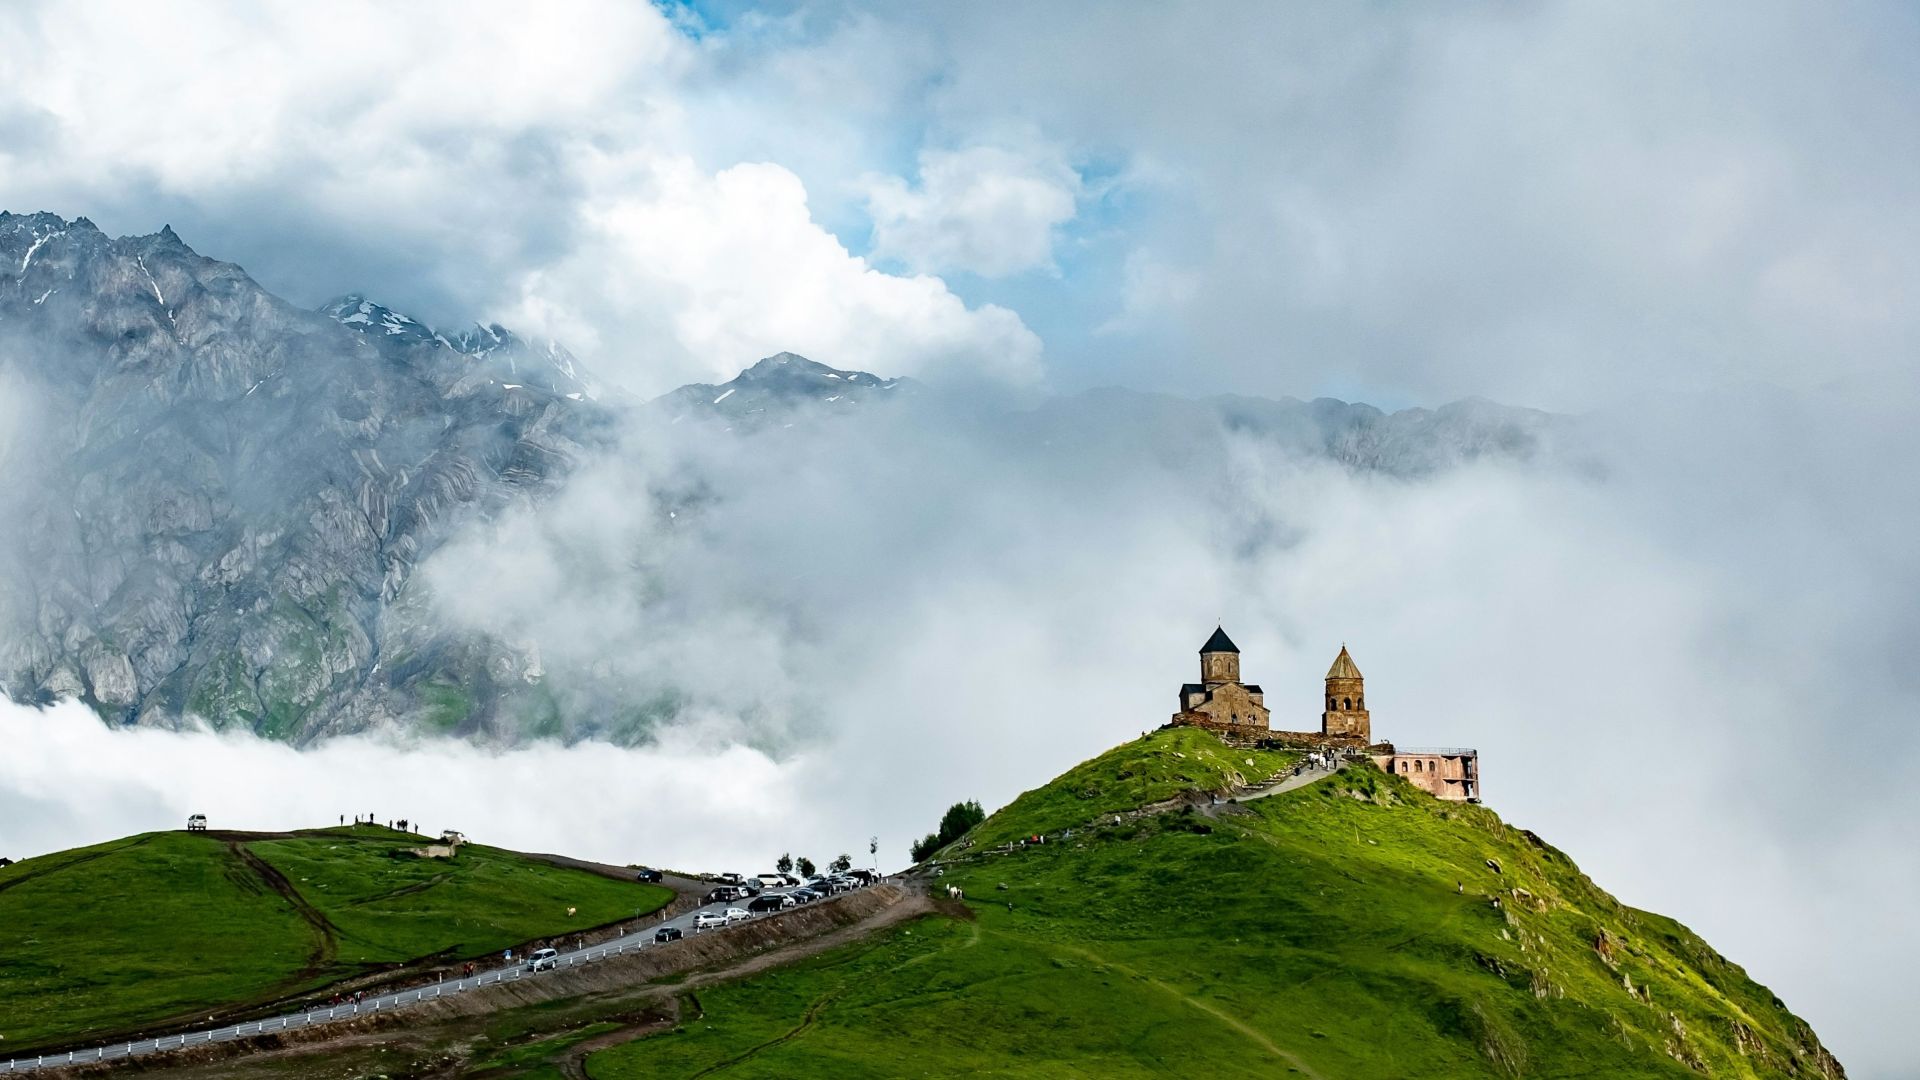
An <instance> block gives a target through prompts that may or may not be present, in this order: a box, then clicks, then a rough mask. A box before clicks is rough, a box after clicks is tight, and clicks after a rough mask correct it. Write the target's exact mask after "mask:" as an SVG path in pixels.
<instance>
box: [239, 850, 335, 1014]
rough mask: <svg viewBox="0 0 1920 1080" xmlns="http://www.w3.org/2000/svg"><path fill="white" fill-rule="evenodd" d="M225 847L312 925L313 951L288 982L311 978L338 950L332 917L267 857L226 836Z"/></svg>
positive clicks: (323, 967)
mask: <svg viewBox="0 0 1920 1080" xmlns="http://www.w3.org/2000/svg"><path fill="white" fill-rule="evenodd" d="M227 850H228V851H230V852H232V853H233V855H234V857H235V858H237V859H239V860H240V862H241V864H242V865H244V866H245V867H246V868H247V869H249V870H252V871H253V872H254V875H255V876H257V877H258V878H259V879H260V880H261V881H262V882H263V883H265V884H266V886H267V888H269V889H271V890H273V891H274V892H275V893H277V894H279V896H280V898H281V899H283V900H285V901H286V902H287V903H289V904H291V905H293V910H294V911H295V912H296V913H298V914H299V916H300V918H301V919H303V920H304V921H305V922H306V924H307V925H308V926H309V927H312V928H313V932H314V934H315V935H316V937H317V940H316V941H315V942H314V945H313V952H311V953H310V954H308V956H307V967H306V970H304V971H302V972H300V973H299V974H297V975H295V976H293V977H292V978H291V979H288V980H287V985H290V986H292V985H300V984H303V983H306V982H310V981H312V980H313V979H314V978H315V977H316V976H318V975H319V974H320V972H321V971H322V970H324V969H325V968H326V966H327V965H329V964H331V963H333V959H334V957H335V956H337V955H338V954H339V952H340V930H339V928H338V927H335V926H334V925H333V920H331V919H329V918H327V916H326V915H325V914H324V913H323V912H321V910H320V909H319V908H317V907H314V906H313V904H312V902H310V901H309V900H308V899H307V898H306V897H304V896H302V895H300V890H299V889H296V888H294V887H293V882H291V881H288V880H287V875H285V874H283V873H281V872H280V871H279V870H276V869H275V868H274V867H273V864H271V863H269V862H267V860H265V859H263V858H261V857H260V856H258V855H255V854H254V853H253V852H252V851H251V850H249V849H248V848H247V845H245V844H243V843H241V842H239V841H237V840H229V841H227Z"/></svg>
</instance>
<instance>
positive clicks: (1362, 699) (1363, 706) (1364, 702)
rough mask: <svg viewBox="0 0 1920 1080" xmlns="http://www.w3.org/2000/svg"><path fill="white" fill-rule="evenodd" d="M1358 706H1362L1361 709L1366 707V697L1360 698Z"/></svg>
mask: <svg viewBox="0 0 1920 1080" xmlns="http://www.w3.org/2000/svg"><path fill="white" fill-rule="evenodd" d="M1360 707H1361V708H1363V709H1364V708H1366V707H1367V699H1366V698H1361V699H1360Z"/></svg>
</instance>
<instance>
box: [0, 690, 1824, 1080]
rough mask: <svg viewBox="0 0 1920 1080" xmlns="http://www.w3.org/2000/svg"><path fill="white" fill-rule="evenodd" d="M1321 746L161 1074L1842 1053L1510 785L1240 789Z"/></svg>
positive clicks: (529, 1072) (1329, 783)
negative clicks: (1547, 823)
mask: <svg viewBox="0 0 1920 1080" xmlns="http://www.w3.org/2000/svg"><path fill="white" fill-rule="evenodd" d="M1294 761H1295V758H1294V757H1293V755H1292V754H1290V753H1285V752H1248V751H1244V750H1239V749H1234V748H1231V747H1228V746H1227V745H1225V744H1224V743H1222V742H1220V741H1219V740H1218V739H1217V738H1216V737H1215V736H1213V735H1211V734H1209V733H1207V732H1205V731H1201V730H1197V729H1194V728H1170V729H1164V730H1161V731H1158V732H1155V733H1153V734H1151V735H1147V736H1143V737H1142V738H1140V739H1139V740H1136V741H1132V742H1129V743H1127V744H1125V745H1123V746H1120V747H1117V748H1115V749H1114V750H1112V751H1109V752H1108V753H1106V754H1103V755H1100V756H1099V757H1097V758H1094V759H1093V760H1091V761H1088V762H1086V763H1084V764H1082V765H1080V766H1078V767H1076V768H1075V769H1073V770H1071V771H1069V772H1068V773H1066V774H1064V775H1062V776H1061V777H1060V778H1058V779H1056V780H1054V781H1053V782H1051V783H1048V784H1044V785H1042V786H1040V787H1038V788H1035V789H1033V790H1031V791H1028V792H1026V793H1025V794H1023V795H1021V796H1020V797H1019V798H1017V799H1015V800H1014V801H1013V802H1012V803H1010V804H1009V805H1008V806H1006V807H1004V808H1002V809H1001V810H1000V811H999V812H997V813H995V814H993V815H991V816H989V817H988V818H987V819H986V820H985V821H983V822H981V823H980V824H979V825H977V826H975V827H974V828H973V829H972V830H971V831H970V832H969V833H968V834H966V835H964V836H962V837H960V838H959V839H958V840H956V841H954V842H953V843H952V844H950V845H949V846H948V847H947V848H946V849H945V850H943V851H941V852H940V853H938V854H937V856H936V857H935V858H934V859H933V860H930V862H929V863H928V864H927V865H924V866H922V867H920V868H918V869H917V870H916V872H915V873H914V874H913V875H911V876H910V877H909V878H908V881H907V884H908V887H909V889H914V890H918V892H919V893H920V895H918V896H913V897H911V898H909V899H902V897H906V896H907V895H908V894H906V893H905V892H904V891H903V890H898V889H893V890H891V892H892V894H893V897H894V898H892V899H889V898H885V897H882V896H881V895H880V894H881V893H882V892H883V891H886V890H874V891H873V892H871V893H861V894H858V898H859V900H860V901H861V903H863V904H865V905H866V906H864V907H860V908H857V909H848V910H847V911H845V912H843V913H841V914H840V915H837V916H836V915H834V914H833V911H834V909H835V907H836V905H839V904H840V901H838V900H836V901H834V902H833V903H832V904H829V905H825V906H821V907H818V908H812V907H810V908H808V909H806V910H805V911H801V912H796V913H794V914H793V915H791V916H783V917H782V918H785V919H788V920H790V921H791V920H792V919H796V918H797V919H799V920H801V921H800V922H798V923H792V924H791V925H790V927H789V929H788V930H787V931H786V932H784V933H782V932H781V931H779V930H778V928H777V924H768V927H769V929H767V930H766V932H765V934H764V935H763V936H754V935H748V936H745V937H738V938H734V937H728V936H727V935H720V936H718V937H715V938H711V939H709V938H702V939H700V940H699V941H698V942H690V943H688V944H691V945H692V946H693V949H692V951H689V950H688V949H686V948H681V947H679V946H675V947H673V948H670V949H667V950H659V951H656V952H653V953H651V954H649V955H650V956H651V957H652V959H651V960H650V961H648V963H647V964H646V965H636V966H632V967H628V968H625V969H616V968H611V967H610V968H607V969H605V970H604V971H602V972H600V973H598V974H596V973H594V972H591V971H589V972H585V973H582V974H581V975H580V976H578V978H579V979H580V980H582V981H580V982H577V983H572V984H569V983H566V982H563V981H557V980H556V981H554V982H552V983H550V984H544V983H543V984H540V985H541V986H543V987H546V988H547V989H546V990H545V991H544V992H543V993H541V994H538V995H531V994H529V993H528V992H523V991H520V990H518V989H516V991H514V992H513V993H511V994H507V995H505V996H495V997H493V998H491V999H489V1002H490V1003H483V1002H481V1001H480V1000H479V999H478V998H477V997H476V998H474V999H472V1000H466V999H463V1001H464V1004H461V1005H460V1007H459V1008H454V1009H445V1010H441V1009H436V1008H423V1009H420V1010H418V1011H415V1012H412V1013H406V1014H400V1013H396V1014H395V1015H394V1016H392V1017H390V1018H388V1021H387V1022H386V1024H385V1026H381V1027H378V1028H370V1027H365V1026H360V1027H354V1026H351V1025H349V1026H348V1027H347V1028H345V1029H343V1030H340V1031H338V1032H336V1033H335V1035H333V1036H331V1037H323V1038H321V1039H320V1041H316V1042H314V1043H312V1044H302V1045H295V1046H278V1045H277V1044H276V1043H274V1042H273V1041H272V1040H268V1041H267V1042H266V1044H265V1045H264V1046H263V1047H262V1048H261V1049H263V1050H268V1051H270V1052H267V1053H257V1052H243V1051H239V1050H235V1051H229V1052H223V1053H221V1054H218V1055H211V1056H208V1057H205V1058H201V1059H195V1058H193V1057H192V1056H180V1057H176V1058H174V1059H173V1060H171V1061H155V1062H154V1063H152V1064H151V1065H149V1066H147V1068H148V1069H149V1070H153V1069H158V1070H163V1071H165V1072H167V1073H168V1074H169V1075H174V1076H179V1077H182V1078H191V1080H239V1078H243V1077H263V1078H264V1077H268V1076H274V1077H279V1076H287V1075H313V1074H315V1073H316V1072H319V1071H325V1072H327V1073H328V1074H330V1075H343V1076H346V1075H375V1074H379V1075H385V1076H389V1077H393V1078H396V1080H398V1078H406V1077H426V1076H435V1077H445V1076H465V1075H485V1076H488V1077H490V1078H508V1077H527V1078H538V1080H552V1078H554V1077H558V1076H583V1075H590V1076H592V1077H594V1078H595V1080H629V1078H634V1080H637V1078H641V1077H646V1078H649V1080H652V1078H657V1077H693V1076H721V1077H789V1076H811V1075H832V1076H836V1077H895V1076H909V1075H910V1076H925V1077H972V1076H1008V1077H1088V1076H1099V1077H1135V1076H1137V1077H1161V1076H1167V1075H1208V1076H1221V1077H1241V1076H1249V1077H1252V1076H1278V1075H1299V1076H1306V1077H1321V1078H1327V1080H1332V1078H1336V1077H1338V1078H1343V1080H1350V1078H1371V1077H1380V1078H1399V1077H1407V1076H1420V1077H1423V1078H1425V1077H1527V1078H1536V1077H1575V1076H1578V1077H1594V1076H1604V1077H1609V1078H1614V1077H1649V1078H1653V1077H1665V1078H1673V1080H1679V1078H1682V1077H1694V1078H1697V1077H1701V1076H1709V1077H1714V1076H1720V1077H1762V1078H1775V1077H1795V1078H1815V1077H1818V1078H1824V1080H1840V1078H1842V1077H1844V1076H1845V1072H1844V1070H1843V1069H1842V1068H1841V1067H1840V1064H1839V1063H1838V1062H1837V1061H1835V1060H1834V1059H1833V1057H1832V1056H1831V1055H1830V1054H1828V1053H1827V1051H1826V1050H1825V1049H1824V1048H1823V1047H1822V1046H1821V1044H1820V1041H1819V1039H1818V1037H1817V1036H1816V1035H1815V1034H1814V1032H1813V1031H1812V1030H1811V1029H1810V1028H1809V1027H1808V1026H1807V1024H1806V1023H1805V1022H1804V1021H1802V1020H1800V1019H1799V1018H1798V1017H1796V1016H1794V1015H1793V1014H1792V1013H1791V1012H1790V1011H1789V1010H1788V1009H1787V1007H1786V1006H1785V1005H1784V1004H1783V1003H1782V1002H1781V1001H1780V1000H1779V999H1778V998H1777V997H1775V996H1774V995H1773V994H1772V993H1771V992H1769V991H1768V990H1767V989H1766V988H1765V987H1763V986H1760V985H1759V984H1757V983H1755V982H1754V981H1753V980H1751V979H1750V978H1748V977H1747V975H1746V973H1745V972H1744V971H1742V970H1741V969H1740V967H1739V966H1738V965H1736V964H1734V963H1732V962H1731V961H1729V960H1727V959H1726V958H1724V957H1722V956H1721V955H1720V954H1719V953H1717V952H1715V951H1714V950H1713V948H1712V947H1711V946H1709V945H1708V944H1707V943H1706V942H1704V941H1702V940H1701V939H1700V938H1699V937H1698V936H1697V935H1695V934H1694V933H1692V932H1691V931H1689V930H1688V929H1687V928H1686V927H1684V926H1682V925H1680V924H1679V923H1677V922H1675V921H1673V920H1672V919H1669V918H1666V917H1664V916H1661V915H1657V914H1654V913H1651V912H1647V911H1641V910H1638V909H1635V908H1632V907H1629V906H1627V905H1624V904H1621V903H1620V902H1619V901H1617V900H1615V899H1614V898H1613V897H1612V896H1610V895H1608V894H1607V893H1606V892H1605V891H1604V890H1603V889H1601V888H1600V887H1599V886H1598V885H1596V884H1595V883H1594V882H1592V881H1591V880H1589V879H1588V878H1587V877H1586V876H1585V875H1583V874H1582V873H1581V872H1580V871H1579V869H1578V867H1576V866H1575V865H1574V864H1573V862H1572V861H1571V860H1570V859H1569V858H1568V857H1567V856H1566V855H1565V854H1563V853H1562V852H1560V851H1558V850H1556V849H1554V848H1553V847H1551V846H1550V845H1548V844H1547V843H1546V842H1545V841H1544V840H1542V839H1541V838H1539V837H1537V836H1535V835H1533V834H1531V833H1529V832H1526V831H1524V830H1520V829H1515V828H1513V827H1511V826H1509V825H1507V824H1505V823H1503V822H1502V821H1501V820H1500V819H1499V817H1498V816H1497V815H1495V814H1494V813H1493V812H1492V811H1490V810H1487V809H1484V808H1482V807H1479V806H1473V805H1468V804H1463V803H1449V802H1442V801H1439V800H1436V799H1434V798H1433V797H1431V796H1429V795H1427V794H1426V793H1425V792H1423V791H1421V790H1420V789H1418V788H1416V787H1414V786H1412V785H1411V784H1409V783H1407V782H1406V781H1403V780H1401V779H1399V778H1397V777H1395V776H1392V775H1388V774H1386V773H1384V772H1381V771H1379V770H1377V769H1375V768H1373V767H1371V766H1368V765H1365V764H1359V765H1354V766H1350V767H1349V768H1347V769H1346V770H1345V771H1342V772H1339V773H1335V774H1332V775H1323V776H1322V778H1321V779H1318V780H1315V781H1313V782H1310V783H1307V784H1305V786H1300V787H1292V786H1291V785H1292V784H1293V783H1296V782H1298V781H1296V780H1291V779H1290V780H1289V781H1288V783H1287V785H1283V786H1282V787H1279V788H1273V789H1264V788H1263V789H1261V790H1271V791H1273V792H1275V793H1273V794H1270V795H1266V796H1263V797H1259V798H1244V796H1247V795H1248V794H1249V792H1248V788H1247V786H1246V785H1248V784H1250V783H1251V784H1255V785H1258V784H1260V783H1261V782H1262V781H1264V780H1266V779H1267V778H1268V777H1270V776H1272V775H1273V774H1274V773H1282V774H1291V772H1292V769H1291V766H1292V765H1293V763H1294ZM1309 775H1311V774H1309ZM1237 796H1238V797H1240V798H1236V797H1237ZM1036 835H1042V836H1044V837H1045V838H1046V839H1045V842H1044V843H1037V844H1036V843H1022V842H1019V841H1018V840H1014V839H1013V838H1032V837H1034V836H1036ZM936 871H937V873H936ZM949 887H958V888H959V889H960V890H962V891H963V893H964V898H963V899H959V900H955V899H950V898H949V897H948V895H947V892H946V890H947V889H948V888H949ZM3 896H4V894H0V897H3ZM928 896H931V899H928V898H927V897H928ZM842 899H850V898H842ZM889 911H891V913H889ZM0 914H4V911H0ZM806 920H815V921H814V922H807V921H806ZM856 923H857V925H856ZM618 972H624V974H619V973H618ZM569 986H571V989H568V987H569ZM375 1030H377V1031H379V1033H380V1034H379V1037H378V1038H372V1037H371V1034H372V1032H373V1031H375Z"/></svg>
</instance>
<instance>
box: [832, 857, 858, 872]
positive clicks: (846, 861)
mask: <svg viewBox="0 0 1920 1080" xmlns="http://www.w3.org/2000/svg"><path fill="white" fill-rule="evenodd" d="M831 869H832V870H833V872H834V873H836V874H844V873H846V872H847V871H849V870H851V869H853V856H851V855H842V856H840V857H839V858H837V859H835V860H833V864H832V867H831Z"/></svg>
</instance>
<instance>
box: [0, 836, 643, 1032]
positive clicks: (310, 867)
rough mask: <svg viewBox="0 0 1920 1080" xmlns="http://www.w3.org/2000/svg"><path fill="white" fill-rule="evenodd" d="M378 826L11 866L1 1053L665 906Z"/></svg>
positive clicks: (588, 878) (234, 1012)
mask: <svg viewBox="0 0 1920 1080" xmlns="http://www.w3.org/2000/svg"><path fill="white" fill-rule="evenodd" d="M423 843H425V838H423V837H418V836H410V835H408V834H405V833H400V832H396V831H393V830H389V829H383V828H378V827H373V826H350V827H346V828H340V829H320V830H313V831H305V832H295V833H275V834H263V833H204V832H202V833H184V832H157V833H145V834H142V835H139V836H130V837H126V838H124V839H121V840H116V841H113V842H111V843H106V844H100V845H97V846H95V847H88V848H78V849H75V850H72V851H64V852H60V853H58V854H53V855H46V856H42V857H40V858H34V859H27V860H25V861H24V862H19V863H15V864H14V865H12V866H8V867H5V868H0V957H4V958H5V963H6V975H7V977H6V978H4V979H0V1036H4V1038H5V1040H6V1041H5V1043H4V1046H5V1047H6V1051H7V1053H8V1054H17V1053H20V1052H22V1051H29V1050H33V1049H36V1048H38V1047H44V1046H50V1045H53V1044H54V1043H56V1042H57V1043H58V1044H60V1045H63V1046H71V1045H74V1044H79V1043H85V1044H94V1043H97V1042H100V1041H102V1040H105V1039H110V1038H121V1037H127V1038H131V1037H132V1036H133V1035H134V1034H135V1033H137V1032H144V1033H147V1034H152V1033H154V1032H156V1031H159V1030H163V1029H166V1028H168V1027H171V1026H175V1025H187V1024H193V1023H204V1022H205V1021H206V1020H208V1019H209V1018H210V1017H221V1018H226V1017H236V1016H240V1015H244V1014H248V1013H249V1012H250V1011H257V1010H259V1009H262V1008H265V1007H266V1006H269V1005H272V1004H275V1003H285V1002H290V1001H293V1000H296V999H299V998H300V997H301V996H302V995H305V994H309V993H311V992H313V991H317V990H319V989H320V988H322V987H334V986H337V985H339V984H341V983H346V982H350V981H353V980H360V979H366V978H374V977H383V976H393V975H396V974H400V973H402V972H406V971H409V970H416V971H417V970H418V969H420V968H422V967H423V966H425V965H430V964H450V963H457V962H459V961H463V960H468V959H473V958H478V957H485V956H488V955H490V954H493V953H497V952H499V951H500V950H502V949H506V948H509V947H512V946H516V945H519V944H521V943H522V942H526V941H530V940H533V939H537V938H544V937H550V936H554V935H559V934H567V933H574V932H578V931H583V930H587V929H589V928H592V927H596V926H602V925H605V924H607V923H611V922H615V921H618V920H621V919H628V918H633V917H635V916H636V915H637V914H640V913H644V912H651V911H655V910H658V909H659V908H661V907H663V906H665V905H666V904H667V903H668V901H670V900H671V899H672V898H673V893H672V891H671V890H669V889H666V888H663V887H661V886H657V885H642V884H638V883H635V882H625V881H616V880H613V879H611V878H607V877H602V876H600V875H597V874H593V873H588V872H585V871H583V870H576V869H568V868H564V867H560V866H554V865H550V864H548V863H546V862H542V861H539V860H537V859H533V858H530V857H528V856H524V855H520V854H518V853H515V852H510V851H503V850H501V849H498V848H490V847H486V846H483V845H478V844H465V845H462V846H461V847H460V848H459V850H458V853H457V854H456V855H455V856H454V857H453V858H450V859H425V858H418V857H415V856H413V855H411V854H409V850H408V849H411V848H415V847H418V846H420V845H421V844H423Z"/></svg>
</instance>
